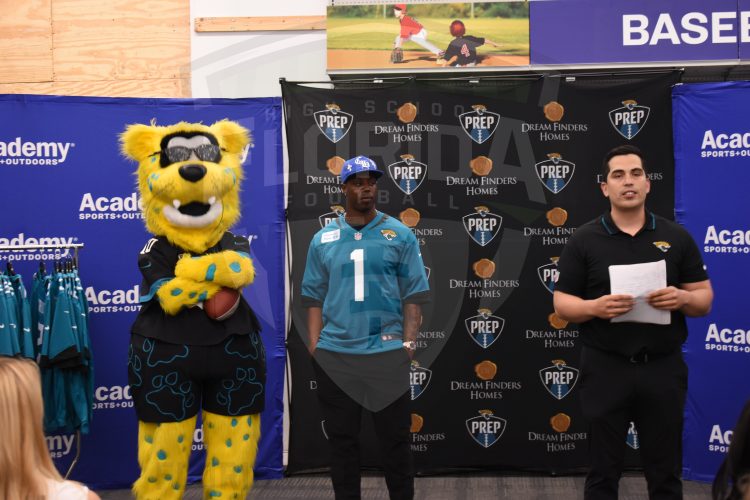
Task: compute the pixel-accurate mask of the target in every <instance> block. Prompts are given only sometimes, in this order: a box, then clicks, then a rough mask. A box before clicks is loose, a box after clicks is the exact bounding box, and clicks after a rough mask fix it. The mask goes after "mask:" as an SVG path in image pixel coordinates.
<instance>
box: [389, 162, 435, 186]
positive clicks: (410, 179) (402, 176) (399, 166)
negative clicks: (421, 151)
mask: <svg viewBox="0 0 750 500" xmlns="http://www.w3.org/2000/svg"><path fill="white" fill-rule="evenodd" d="M388 172H389V173H390V174H391V179H393V182H395V183H396V186H397V187H398V188H399V189H400V190H401V191H403V192H404V193H405V194H407V195H409V194H412V193H414V191H416V190H417V189H419V186H421V185H422V182H423V181H424V180H425V178H426V177H427V165H425V164H424V163H422V162H418V161H416V160H415V159H414V156H412V155H409V154H405V155H401V161H399V162H396V163H392V164H390V165H388Z"/></svg>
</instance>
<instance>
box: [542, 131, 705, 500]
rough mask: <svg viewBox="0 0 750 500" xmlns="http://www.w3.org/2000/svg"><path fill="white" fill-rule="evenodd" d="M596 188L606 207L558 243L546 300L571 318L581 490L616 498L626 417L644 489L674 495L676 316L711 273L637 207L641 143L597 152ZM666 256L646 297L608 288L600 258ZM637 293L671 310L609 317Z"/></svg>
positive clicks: (678, 364) (679, 321) (671, 227)
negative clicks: (583, 472)
mask: <svg viewBox="0 0 750 500" xmlns="http://www.w3.org/2000/svg"><path fill="white" fill-rule="evenodd" d="M602 174H603V176H604V177H603V179H604V180H603V182H602V183H601V189H602V192H603V193H604V196H606V197H607V198H609V201H610V211H609V212H608V213H605V214H604V215H602V216H600V217H598V218H597V219H595V220H593V221H591V222H589V223H587V224H584V225H583V226H581V227H580V228H578V230H577V231H576V232H575V234H574V235H573V237H571V238H570V240H569V241H568V244H567V245H566V246H565V248H564V250H563V252H562V255H561V256H560V260H559V262H558V270H559V272H560V275H559V279H558V282H557V284H556V286H555V293H554V304H555V311H556V312H557V314H558V315H559V316H560V317H561V318H563V319H565V320H567V321H571V322H574V323H579V324H580V329H581V339H582V341H583V349H582V351H581V381H580V395H581V405H582V407H583V413H584V416H585V417H586V418H587V419H588V420H589V424H590V428H589V446H590V460H591V466H590V470H589V474H588V476H587V477H586V486H585V491H584V498H585V499H586V500H594V499H596V500H599V499H616V498H617V492H618V484H619V480H620V475H621V474H622V469H623V457H624V454H625V439H626V435H627V430H628V425H629V422H631V421H633V422H635V426H636V428H637V429H638V435H639V438H640V450H641V458H642V460H643V466H644V469H645V475H646V480H647V482H648V490H649V498H650V499H652V500H654V499H681V498H682V482H681V480H680V474H681V469H682V422H683V409H684V405H685V393H686V390H687V366H686V365H685V362H684V361H683V359H682V352H681V347H680V346H681V345H682V343H683V342H684V341H685V339H686V337H687V327H686V324H685V316H702V315H705V314H707V313H708V312H709V310H710V308H711V302H712V300H713V291H712V289H711V283H710V282H709V280H708V276H707V274H706V271H705V270H704V266H703V261H702V259H701V256H700V253H699V251H698V247H697V246H696V244H695V242H694V241H693V239H692V238H691V237H690V235H689V234H688V232H687V231H685V229H683V228H682V227H681V226H679V225H678V224H676V223H674V222H671V221H669V220H667V219H664V218H662V217H659V216H656V215H654V214H653V213H651V212H649V211H648V210H646V206H645V203H646V195H647V194H648V192H649V190H650V188H651V184H650V181H649V179H648V177H647V176H646V171H645V165H644V160H643V153H642V152H641V151H640V149H638V148H637V147H635V146H631V145H625V146H619V147H617V148H615V149H613V150H611V151H610V152H609V153H607V154H606V156H605V158H604V164H603V171H602ZM661 260H664V261H666V269H667V287H666V288H662V289H660V290H654V291H652V292H650V293H649V294H647V295H646V296H645V297H643V298H640V297H633V296H630V295H613V294H612V292H611V290H610V280H609V266H611V265H628V264H639V263H647V262H658V261H661ZM637 300H645V301H646V302H647V303H648V304H650V305H651V306H652V307H654V308H656V309H660V310H664V311H670V312H671V321H670V322H669V324H667V325H656V324H650V323H634V322H622V323H612V322H611V321H610V320H611V319H612V318H614V317H616V316H620V315H622V314H624V313H626V312H628V311H630V310H631V309H632V308H633V305H634V304H635V301H637Z"/></svg>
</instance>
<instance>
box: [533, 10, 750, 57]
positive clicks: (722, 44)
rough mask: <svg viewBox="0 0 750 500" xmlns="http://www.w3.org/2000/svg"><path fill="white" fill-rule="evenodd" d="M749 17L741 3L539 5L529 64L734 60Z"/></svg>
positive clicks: (746, 38)
mask: <svg viewBox="0 0 750 500" xmlns="http://www.w3.org/2000/svg"><path fill="white" fill-rule="evenodd" d="M747 2H748V0H742V1H741V2H740V6H742V5H745V6H747V5H746V4H747ZM746 14H747V13H746V12H743V11H742V9H738V4H737V0H713V1H711V2H706V1H704V0H679V1H667V2H664V1H660V2H653V1H650V0H628V1H623V0H551V1H535V2H532V3H531V5H530V12H529V18H530V53H531V64H532V65H534V64H582V63H631V62H650V61H653V62H657V61H662V62H663V61H706V60H736V59H738V57H739V52H740V47H746V46H748V45H750V43H748V42H750V34H749V33H748V30H749V26H748V23H749V20H748V17H747V15H746ZM744 51H745V52H746V51H747V49H744Z"/></svg>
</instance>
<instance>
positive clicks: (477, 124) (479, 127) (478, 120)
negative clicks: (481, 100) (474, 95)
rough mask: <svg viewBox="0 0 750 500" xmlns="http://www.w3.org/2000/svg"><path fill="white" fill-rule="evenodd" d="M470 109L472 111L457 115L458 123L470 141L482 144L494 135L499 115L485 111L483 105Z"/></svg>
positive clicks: (475, 105)
mask: <svg viewBox="0 0 750 500" xmlns="http://www.w3.org/2000/svg"><path fill="white" fill-rule="evenodd" d="M471 108H472V109H473V110H474V111H469V112H468V113H463V114H461V115H459V116H458V121H459V122H460V123H461V128H463V129H464V132H466V133H467V134H468V136H469V137H471V140H472V141H474V142H476V143H477V144H482V143H483V142H485V141H486V140H487V139H489V138H490V137H492V134H494V133H495V130H496V129H497V125H498V124H499V123H500V115H498V114H497V113H493V112H492V111H487V108H486V107H485V105H484V104H474V105H473V106H472V107H471Z"/></svg>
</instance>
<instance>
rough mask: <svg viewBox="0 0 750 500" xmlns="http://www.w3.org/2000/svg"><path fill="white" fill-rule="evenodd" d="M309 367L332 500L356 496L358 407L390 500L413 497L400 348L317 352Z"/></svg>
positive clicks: (405, 368) (404, 370)
mask: <svg viewBox="0 0 750 500" xmlns="http://www.w3.org/2000/svg"><path fill="white" fill-rule="evenodd" d="M313 366H314V368H315V373H316V378H317V382H318V389H317V392H318V401H319V403H320V408H321V410H322V413H323V417H324V418H325V431H326V434H327V436H328V443H329V445H330V449H331V480H332V482H333V489H334V492H335V494H336V500H350V499H359V498H360V495H361V493H360V483H361V474H360V463H359V457H360V451H359V431H360V423H361V421H362V408H363V407H364V408H367V409H368V410H370V411H371V412H372V417H373V423H374V424H375V433H376V435H377V437H378V441H379V443H380V451H381V454H382V460H383V472H384V475H385V482H386V484H387V486H388V493H389V494H390V497H391V500H411V499H412V498H414V472H413V466H412V456H411V448H410V446H409V437H410V432H409V431H410V425H411V416H410V413H409V409H410V403H411V401H410V396H409V392H408V390H407V389H408V383H409V378H408V377H409V372H408V366H409V358H408V355H407V353H406V351H405V350H403V349H399V350H397V351H390V352H386V353H381V354H371V355H348V354H339V353H332V352H327V351H322V350H319V351H317V352H316V354H315V360H314V361H313ZM388 398H389V399H388ZM373 405H374V406H373Z"/></svg>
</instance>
